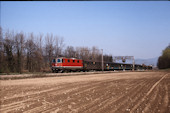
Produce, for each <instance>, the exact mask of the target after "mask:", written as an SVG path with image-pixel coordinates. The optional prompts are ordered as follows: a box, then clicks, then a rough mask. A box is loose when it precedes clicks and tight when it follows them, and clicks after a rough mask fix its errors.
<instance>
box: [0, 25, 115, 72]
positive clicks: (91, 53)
mask: <svg viewBox="0 0 170 113" xmlns="http://www.w3.org/2000/svg"><path fill="white" fill-rule="evenodd" d="M56 57H67V58H79V59H83V60H93V61H101V57H102V56H101V51H100V50H99V49H98V48H97V47H95V46H93V47H92V48H89V47H73V46H65V44H64V39H63V38H61V37H58V36H54V35H53V34H46V35H42V34H39V35H35V34H34V33H28V34H27V35H26V34H25V33H23V32H19V33H15V32H13V31H9V30H8V31H6V32H4V31H3V29H2V28H1V27H0V73H16V72H17V73H23V72H47V71H50V66H51V63H52V59H54V58H56ZM103 58H104V61H109V62H112V61H113V59H112V55H107V54H105V55H104V56H103Z"/></svg>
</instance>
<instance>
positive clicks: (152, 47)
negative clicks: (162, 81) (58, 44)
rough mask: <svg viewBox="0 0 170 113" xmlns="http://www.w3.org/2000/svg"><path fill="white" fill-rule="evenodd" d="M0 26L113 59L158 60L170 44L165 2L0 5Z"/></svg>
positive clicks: (169, 4) (169, 16) (169, 15)
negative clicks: (94, 50) (97, 51)
mask: <svg viewBox="0 0 170 113" xmlns="http://www.w3.org/2000/svg"><path fill="white" fill-rule="evenodd" d="M0 3H1V6H0V26H1V27H2V29H3V30H4V31H5V30H7V29H9V30H14V31H16V32H21V31H23V32H24V33H31V32H33V33H34V34H40V33H42V34H44V35H46V34H47V33H52V34H53V35H56V36H58V37H63V39H64V44H65V45H66V46H74V47H89V48H91V47H92V46H96V47H98V48H99V49H103V51H104V53H105V54H111V55H113V56H134V57H135V58H140V59H148V58H155V57H159V56H160V55H161V54H162V50H163V49H165V48H166V47H167V46H168V44H170V2H168V1H149V2H147V1H55V2H52V1H44V2H42V1H41V2H38V1H33V2H31V1H29V2H28V1H27V2H23V1H18V2H9V1H6V2H5V1H4V2H2V1H1V2H0Z"/></svg>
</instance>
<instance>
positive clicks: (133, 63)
mask: <svg viewBox="0 0 170 113" xmlns="http://www.w3.org/2000/svg"><path fill="white" fill-rule="evenodd" d="M133 71H135V58H134V56H133Z"/></svg>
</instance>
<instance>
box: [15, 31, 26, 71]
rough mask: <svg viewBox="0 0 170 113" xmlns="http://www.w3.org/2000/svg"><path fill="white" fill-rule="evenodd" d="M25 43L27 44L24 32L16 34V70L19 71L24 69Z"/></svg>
mask: <svg viewBox="0 0 170 113" xmlns="http://www.w3.org/2000/svg"><path fill="white" fill-rule="evenodd" d="M24 44H25V40H24V34H23V33H19V34H16V36H15V48H16V57H17V58H16V60H17V67H16V70H17V72H19V73H22V69H23V66H24V64H23V57H24V56H23V51H24Z"/></svg>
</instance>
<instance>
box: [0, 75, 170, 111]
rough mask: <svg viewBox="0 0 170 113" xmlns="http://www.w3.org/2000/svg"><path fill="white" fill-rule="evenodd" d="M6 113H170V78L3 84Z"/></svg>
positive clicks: (0, 98) (0, 106)
mask: <svg viewBox="0 0 170 113" xmlns="http://www.w3.org/2000/svg"><path fill="white" fill-rule="evenodd" d="M0 83H1V84H0V88H1V91H0V112H1V113H5V112H9V113H21V112H24V113H39V112H43V113H50V112H51V113H71V112H73V113H77V112H79V113H126V112H127V113H142V112H143V113H170V74H169V73H164V72H123V73H108V74H92V75H79V76H63V77H62V76H61V77H47V78H33V79H19V80H1V81H0Z"/></svg>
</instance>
